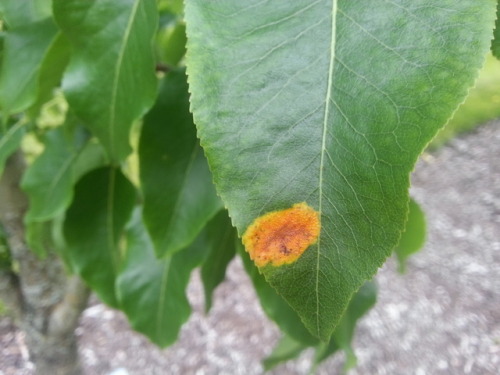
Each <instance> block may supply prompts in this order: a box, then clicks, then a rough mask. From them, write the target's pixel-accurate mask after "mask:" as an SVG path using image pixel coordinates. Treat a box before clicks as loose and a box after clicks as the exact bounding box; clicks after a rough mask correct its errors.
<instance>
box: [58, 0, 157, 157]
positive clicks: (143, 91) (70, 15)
mask: <svg viewBox="0 0 500 375" xmlns="http://www.w3.org/2000/svg"><path fill="white" fill-rule="evenodd" d="M157 13H158V12H157V9H156V2H155V0H122V1H114V0H88V1H80V0H54V15H55V17H56V21H57V23H58V24H59V26H60V27H61V29H62V32H63V33H64V35H65V36H66V37H67V38H68V40H69V41H70V44H71V46H72V57H71V60H70V64H69V66H68V69H67V71H66V73H65V75H64V78H63V90H64V93H65V95H66V97H67V99H68V102H69V104H70V106H71V107H72V108H73V110H74V111H75V113H76V114H77V115H78V116H79V117H80V118H81V119H82V120H83V121H84V122H85V124H86V126H87V127H88V128H89V129H90V130H91V131H92V132H93V133H94V134H95V135H96V136H97V137H98V138H99V140H100V141H101V143H102V144H103V145H104V146H105V148H106V150H107V151H108V153H109V155H110V157H111V158H112V159H113V160H115V161H120V160H122V159H124V158H125V157H126V156H127V155H128V154H129V152H130V150H131V148H130V144H129V132H130V128H131V125H132V122H133V121H135V120H137V119H138V118H139V117H140V116H142V115H143V114H144V113H145V112H146V111H147V110H148V109H149V107H151V105H152V104H153V102H154V98H155V95H156V76H155V71H154V66H155V63H154V56H153V44H152V43H153V37H154V34H155V31H156V27H157V24H158V14H157Z"/></svg>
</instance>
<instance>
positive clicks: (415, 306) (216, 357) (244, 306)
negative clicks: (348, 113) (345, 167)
mask: <svg viewBox="0 0 500 375" xmlns="http://www.w3.org/2000/svg"><path fill="white" fill-rule="evenodd" d="M499 161H500V122H496V123H495V122H492V123H490V124H487V125H485V126H482V127H480V128H478V129H477V130H476V131H475V132H473V133H470V134H467V135H466V136H463V137H459V138H456V139H455V140H453V141H452V142H451V143H450V144H448V145H447V146H445V147H443V148H441V149H440V150H439V151H437V152H435V153H426V154H424V155H423V157H422V158H421V161H420V162H419V163H418V165H417V168H416V171H415V173H414V175H413V177H412V184H413V187H412V189H411V193H412V196H413V197H414V198H415V199H416V200H417V201H418V202H419V203H420V204H421V206H422V207H423V208H424V210H425V212H426V216H427V220H428V239H427V244H426V246H425V248H424V249H423V250H422V251H421V252H420V253H418V254H416V255H415V256H413V257H412V258H411V259H410V260H409V264H408V270H407V273H406V274H405V275H400V274H399V273H398V272H397V265H396V262H395V261H394V260H392V259H391V260H389V261H388V262H387V264H386V265H385V266H384V267H383V268H382V269H381V270H380V272H379V273H378V275H377V277H376V280H377V281H378V284H379V297H378V302H377V305H376V307H375V308H374V309H373V310H372V311H371V312H370V313H369V314H368V315H367V316H366V317H365V318H364V319H363V320H362V321H361V323H360V324H359V326H358V330H357V334H356V339H355V343H354V347H355V350H356V354H357V356H358V366H357V367H356V368H355V369H354V370H352V371H351V372H350V374H351V375H366V374H377V375H385V374H388V375H389V374H390V375H408V374H414V375H425V374H432V375H433V374H437V375H441V374H442V375H446V374H449V375H460V374H479V375H496V374H498V373H500V370H499V369H500V162H499ZM189 299H190V301H191V303H192V306H193V314H192V316H191V318H190V320H189V321H188V323H187V324H186V325H185V326H184V327H183V329H182V332H181V335H180V339H179V341H178V342H177V343H176V344H175V345H173V346H171V347H170V348H167V349H165V350H160V349H158V348H156V347H155V346H153V345H152V344H150V343H149V342H148V340H147V339H146V338H144V337H143V336H141V335H139V334H137V333H134V332H133V331H131V330H130V328H129V326H128V323H127V322H126V320H125V318H124V317H123V315H122V314H121V313H120V312H117V311H114V310H111V309H109V308H107V307H105V306H104V305H102V304H100V303H98V302H97V301H95V300H94V301H93V302H92V303H91V305H90V306H89V307H88V308H87V309H86V310H85V312H84V314H83V316H82V319H81V324H80V327H79V328H78V330H77V335H78V337H79V342H80V354H81V358H82V362H83V366H84V370H85V374H87V375H101V374H102V375H107V374H113V375H127V374H129V375H132V374H134V375H146V374H147V375H150V374H196V375H202V374H228V375H229V374H232V375H234V374H245V375H246V374H262V373H263V369H262V366H261V360H262V359H263V358H264V357H265V356H266V355H268V354H269V353H270V352H271V350H272V348H273V345H274V344H275V343H276V342H277V340H278V338H279V330H278V329H277V328H276V326H275V325H274V324H273V323H272V322H270V321H269V320H268V319H267V318H266V317H265V316H264V314H263V312H262V310H261V308H260V306H259V304H258V302H257V300H256V297H255V294H254V292H253V290H252V287H251V285H250V282H249V280H248V277H247V276H246V275H245V273H244V271H243V269H242V266H241V263H240V262H239V261H238V260H236V261H233V263H232V264H231V266H230V268H229V270H228V274H227V278H226V280H225V282H224V283H223V284H222V285H221V286H220V287H219V288H218V290H217V291H216V294H215V296H214V306H213V308H212V310H211V312H210V313H209V314H208V315H205V314H204V313H203V292H202V287H201V284H200V280H199V276H198V275H197V274H196V273H195V274H193V278H192V281H191V284H190V287H189ZM311 356H312V352H311V351H306V352H305V353H304V354H303V355H301V356H300V357H299V358H298V359H296V360H294V361H290V362H288V363H286V364H284V365H281V366H279V367H277V368H275V369H274V370H273V371H271V372H270V373H271V374H276V375H278V374H287V375H288V374H289V375H294V374H307V373H308V370H309V361H310V358H311ZM342 366H343V356H342V355H338V356H335V357H333V358H331V359H328V360H327V361H325V362H324V363H323V364H322V365H321V366H320V367H319V368H318V371H317V373H318V374H339V373H341V372H342ZM33 373H34V371H33V365H32V364H31V362H30V361H29V356H28V352H27V349H26V346H25V344H24V338H23V334H22V332H20V331H18V330H17V329H16V328H15V326H14V325H13V323H12V321H11V320H10V319H9V318H6V317H4V318H2V319H0V375H14V374H15V375H31V374H33Z"/></svg>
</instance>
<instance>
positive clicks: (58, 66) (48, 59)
mask: <svg viewBox="0 0 500 375" xmlns="http://www.w3.org/2000/svg"><path fill="white" fill-rule="evenodd" d="M69 57H70V48H69V43H68V40H67V39H66V38H65V37H64V36H63V35H62V34H61V33H58V34H57V35H56V36H55V38H54V39H53V41H52V43H51V44H50V46H49V48H48V50H47V53H46V55H45V58H44V59H43V62H42V65H41V67H40V72H39V78H38V80H39V88H38V93H37V97H36V101H35V103H34V104H33V105H32V106H31V107H30V108H29V111H28V112H29V116H30V117H31V118H33V119H34V118H36V117H37V116H38V115H39V113H40V111H41V107H42V105H43V104H44V103H46V102H47V101H48V100H50V99H51V98H52V94H53V90H54V88H55V87H57V86H58V85H59V84H60V83H61V79H62V75H63V73H64V69H65V68H66V66H67V65H68V62H69Z"/></svg>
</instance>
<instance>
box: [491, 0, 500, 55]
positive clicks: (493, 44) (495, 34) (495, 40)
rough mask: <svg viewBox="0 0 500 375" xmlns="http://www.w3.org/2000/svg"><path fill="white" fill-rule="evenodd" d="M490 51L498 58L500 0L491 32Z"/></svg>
mask: <svg viewBox="0 0 500 375" xmlns="http://www.w3.org/2000/svg"><path fill="white" fill-rule="evenodd" d="M491 52H492V53H493V56H495V57H496V58H497V59H500V1H498V4H497V19H496V22H495V30H494V32H493V40H492V41H491Z"/></svg>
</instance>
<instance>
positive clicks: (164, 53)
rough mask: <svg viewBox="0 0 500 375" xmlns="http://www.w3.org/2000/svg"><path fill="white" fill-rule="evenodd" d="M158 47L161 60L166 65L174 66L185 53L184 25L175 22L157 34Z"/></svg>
mask: <svg viewBox="0 0 500 375" xmlns="http://www.w3.org/2000/svg"><path fill="white" fill-rule="evenodd" d="M157 44H158V48H159V55H160V57H161V60H162V61H163V62H164V63H165V64H168V65H171V66H176V65H178V64H179V62H180V61H181V60H182V58H183V57H184V55H185V54H186V25H185V24H184V23H182V22H177V23H175V24H174V25H170V26H168V27H166V28H164V29H163V30H161V32H160V33H159V34H158V42H157Z"/></svg>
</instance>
